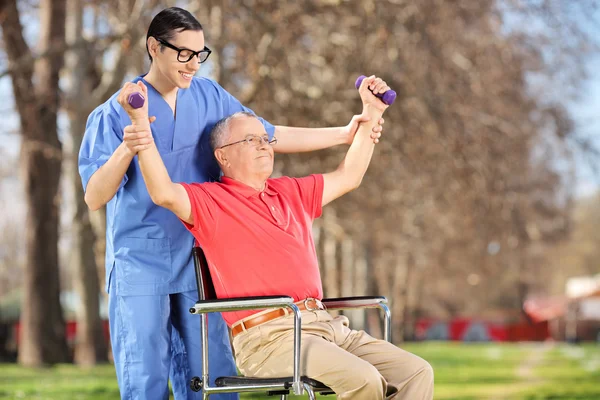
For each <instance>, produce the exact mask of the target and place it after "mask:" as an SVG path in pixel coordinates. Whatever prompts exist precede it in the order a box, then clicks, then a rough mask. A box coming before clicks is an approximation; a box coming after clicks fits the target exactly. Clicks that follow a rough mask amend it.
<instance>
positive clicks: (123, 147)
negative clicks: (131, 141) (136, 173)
mask: <svg viewBox="0 0 600 400" xmlns="http://www.w3.org/2000/svg"><path fill="white" fill-rule="evenodd" d="M119 147H120V150H121V153H122V154H123V157H124V158H129V159H131V160H132V159H133V157H135V154H136V153H135V152H133V150H131V149H130V148H129V146H127V144H125V142H121V144H120V145H119Z"/></svg>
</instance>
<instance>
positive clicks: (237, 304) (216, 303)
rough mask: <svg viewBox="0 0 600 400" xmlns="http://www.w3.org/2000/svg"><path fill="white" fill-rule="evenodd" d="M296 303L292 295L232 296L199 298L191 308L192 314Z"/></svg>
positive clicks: (279, 306) (287, 305)
mask: <svg viewBox="0 0 600 400" xmlns="http://www.w3.org/2000/svg"><path fill="white" fill-rule="evenodd" d="M291 304H294V299H293V298H291V297H290V296H284V295H281V296H256V297H232V298H229V299H216V300H198V301H197V302H196V304H194V307H192V308H190V313H191V314H204V313H210V312H225V311H238V310H258V309H264V308H281V307H289V306H290V305H291Z"/></svg>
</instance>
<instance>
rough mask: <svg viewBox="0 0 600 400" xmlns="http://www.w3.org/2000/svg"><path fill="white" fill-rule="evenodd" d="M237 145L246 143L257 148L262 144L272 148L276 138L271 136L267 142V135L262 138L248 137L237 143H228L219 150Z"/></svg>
mask: <svg viewBox="0 0 600 400" xmlns="http://www.w3.org/2000/svg"><path fill="white" fill-rule="evenodd" d="M238 143H246V144H248V145H252V146H257V147H258V146H261V145H263V144H270V145H271V146H273V145H275V144H277V138H276V137H275V136H273V139H271V140H269V137H268V136H267V135H264V136H257V135H248V136H246V138H245V139H243V140H238V141H237V142H233V143H228V144H226V145H224V146H221V147H219V148H220V149H222V148H223V147H227V146H233V145H234V144H238Z"/></svg>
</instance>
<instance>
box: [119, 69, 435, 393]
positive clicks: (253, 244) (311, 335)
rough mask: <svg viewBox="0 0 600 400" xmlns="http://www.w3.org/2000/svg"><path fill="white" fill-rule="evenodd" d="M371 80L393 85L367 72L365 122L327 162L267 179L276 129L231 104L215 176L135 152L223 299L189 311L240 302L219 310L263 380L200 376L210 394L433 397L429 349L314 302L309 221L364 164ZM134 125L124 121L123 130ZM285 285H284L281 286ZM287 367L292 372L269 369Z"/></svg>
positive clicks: (375, 115)
mask: <svg viewBox="0 0 600 400" xmlns="http://www.w3.org/2000/svg"><path fill="white" fill-rule="evenodd" d="M369 87H371V88H375V89H377V90H378V91H379V92H383V91H385V90H386V89H389V88H388V87H387V85H386V83H385V82H383V81H382V80H381V79H379V78H376V77H369V78H366V79H364V80H363V82H362V84H361V86H360V88H359V94H360V97H361V100H362V103H363V114H364V115H368V116H369V117H370V119H369V120H368V121H367V122H363V123H361V126H360V128H359V130H358V132H357V133H356V136H355V138H354V141H353V143H352V144H351V146H350V148H349V150H348V152H347V154H346V156H345V159H344V160H343V161H342V163H341V164H340V165H339V167H338V168H337V169H336V170H335V171H333V172H330V173H326V174H322V175H311V176H308V177H304V178H289V177H281V178H275V179H272V178H270V176H271V174H272V171H273V146H276V145H277V139H276V138H275V137H269V136H268V134H267V133H266V131H265V129H264V127H263V125H262V124H261V123H260V121H259V120H258V119H257V118H256V117H255V116H254V115H252V114H249V113H238V114H234V115H231V116H230V117H227V118H225V119H223V120H221V121H219V122H218V123H217V125H216V126H215V127H214V129H213V131H212V134H211V146H212V148H213V151H214V155H215V158H216V160H217V162H218V163H219V165H220V167H221V169H222V171H223V176H222V178H221V181H220V182H210V183H202V184H196V183H192V184H185V183H173V182H172V181H171V179H170V177H169V175H168V173H167V170H166V169H165V167H164V164H163V163H162V160H161V156H160V154H159V153H158V151H157V149H156V147H155V146H154V145H152V146H150V147H149V148H148V149H146V150H143V151H140V152H139V153H138V157H139V166H140V169H141V171H142V174H143V177H144V180H145V182H146V186H147V188H148V192H149V194H150V197H151V198H152V200H153V201H154V202H155V203H156V204H158V205H160V206H162V207H165V208H167V209H169V210H171V211H172V212H174V213H175V214H176V215H177V216H178V217H179V218H180V219H181V220H182V221H183V223H184V224H185V225H186V227H187V228H188V229H189V230H190V231H191V233H192V234H193V235H194V237H195V238H196V241H197V242H198V243H199V245H200V247H201V248H202V250H203V252H204V254H205V255H206V260H208V268H209V270H210V275H211V276H212V281H213V284H214V290H215V292H216V297H217V298H218V299H219V300H218V301H217V302H212V303H207V304H209V305H207V306H205V305H204V303H203V302H202V301H199V302H198V303H197V305H196V307H195V308H193V309H192V310H191V311H192V312H198V313H204V312H208V311H225V310H236V311H231V312H225V313H224V314H223V316H224V318H225V321H226V322H227V324H228V325H229V327H230V328H231V335H232V338H233V348H234V352H235V358H236V363H237V366H238V368H239V370H240V372H241V373H242V374H244V375H245V376H246V377H253V378H252V379H256V381H254V382H258V384H256V385H252V382H253V381H252V379H250V380H249V381H248V380H246V381H235V380H233V381H229V382H230V383H231V382H232V385H231V386H230V387H227V381H224V382H223V381H222V382H221V386H223V387H225V388H224V389H223V388H221V389H220V390H219V389H218V388H217V389H215V388H210V387H209V385H208V382H206V381H204V382H203V381H202V380H200V381H199V382H197V383H198V389H200V387H202V388H203V389H204V391H205V393H204V397H205V398H207V397H208V395H209V394H210V393H211V391H212V392H213V393H214V392H219V391H249V390H251V389H252V388H262V389H264V390H268V389H271V391H272V393H281V394H283V395H284V398H285V393H287V391H286V389H290V387H292V388H293V389H294V391H295V392H297V393H298V392H302V391H303V388H306V389H308V391H309V392H311V393H309V394H310V395H311V397H312V396H313V394H312V390H311V387H312V388H313V389H314V388H316V390H315V391H321V392H328V391H329V392H330V393H331V392H334V393H335V394H336V395H337V398H339V399H364V400H374V399H384V398H403V399H411V400H412V399H431V398H432V397H433V371H432V368H431V366H430V365H429V364H428V363H427V362H426V361H425V360H423V359H421V358H419V357H417V356H415V355H413V354H411V353H408V352H406V351H404V350H402V349H399V348H398V347H396V346H394V345H392V344H391V343H389V342H387V341H385V340H379V339H375V338H373V337H371V336H369V335H368V334H367V333H365V332H364V331H356V330H352V329H351V328H350V327H349V326H348V319H347V318H346V317H344V316H338V317H334V316H332V315H331V314H330V313H329V312H328V310H327V307H326V304H327V302H326V301H324V302H322V301H321V300H322V297H323V289H322V284H321V277H320V273H319V266H318V261H317V256H316V251H315V245H314V241H313V237H312V230H311V229H312V221H313V220H314V219H315V218H318V217H319V216H320V215H321V211H322V207H323V206H324V205H326V204H328V203H329V202H331V201H333V200H335V199H336V198H338V197H340V196H342V195H343V194H345V193H347V192H349V191H351V190H353V189H355V188H357V187H358V186H359V185H360V182H361V180H362V178H363V176H364V174H365V172H366V170H367V167H368V165H369V163H370V160H371V157H372V154H373V150H374V146H375V143H374V141H373V139H372V138H371V137H370V133H371V130H372V127H373V126H374V124H376V123H377V121H379V119H380V118H381V116H382V115H383V112H384V111H385V109H386V108H387V106H386V105H385V104H384V103H383V102H382V101H381V100H379V99H378V98H377V97H375V96H374V95H373V94H372V92H371V91H370V90H369ZM139 129H141V128H138V127H135V126H129V127H127V128H126V129H125V134H135V133H136V132H139ZM145 129H147V128H145ZM281 293H283V294H284V295H285V296H277V295H280V294H281ZM265 296H267V297H265ZM228 299H237V300H239V301H228ZM252 299H259V300H260V299H262V302H261V301H258V302H257V301H252ZM381 299H383V298H374V299H372V300H371V301H369V300H364V299H363V300H362V301H361V299H359V300H358V305H361V304H362V305H365V306H367V307H369V306H377V305H378V303H381ZM269 300H271V301H270V302H269ZM330 304H331V306H332V307H333V308H344V307H345V305H346V304H345V302H344V301H341V302H339V301H338V302H337V303H336V302H335V301H333V302H330ZM250 307H253V308H255V309H254V310H250V309H249V308H250ZM256 308H258V309H261V308H262V310H261V311H256ZM202 315H203V318H204V314H202ZM203 321H204V322H205V320H203ZM295 327H296V328H300V331H295V330H294V328H295ZM203 332H205V331H203ZM205 350H206V347H205ZM204 353H206V351H205V352H204ZM205 358H206V357H205ZM206 364H207V362H205V363H203V366H204V369H205V371H204V372H203V377H204V378H207V377H208V372H207V369H208V365H206ZM286 376H289V377H291V378H290V379H289V380H287V381H278V380H277V379H273V380H269V378H281V377H286ZM262 378H264V379H263V380H260V379H262ZM240 382H241V383H240ZM217 386H219V384H217ZM278 388H279V389H282V391H280V392H277V390H276V389H278Z"/></svg>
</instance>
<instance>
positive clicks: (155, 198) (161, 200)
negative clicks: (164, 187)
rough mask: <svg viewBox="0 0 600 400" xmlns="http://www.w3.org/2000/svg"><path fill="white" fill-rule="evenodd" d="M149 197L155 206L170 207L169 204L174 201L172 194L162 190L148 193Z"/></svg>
mask: <svg viewBox="0 0 600 400" xmlns="http://www.w3.org/2000/svg"><path fill="white" fill-rule="evenodd" d="M150 199H151V200H152V202H153V203H154V204H156V205H157V206H159V207H164V208H169V209H170V208H171V205H173V203H174V201H173V196H170V195H169V194H167V193H164V192H160V193H150Z"/></svg>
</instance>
